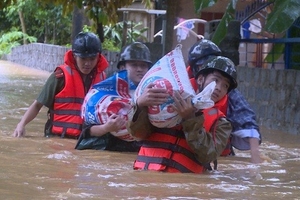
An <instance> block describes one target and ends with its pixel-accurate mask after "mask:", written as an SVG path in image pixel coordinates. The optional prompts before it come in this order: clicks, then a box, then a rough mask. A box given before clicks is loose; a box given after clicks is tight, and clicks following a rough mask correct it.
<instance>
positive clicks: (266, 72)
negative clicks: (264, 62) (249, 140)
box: [238, 67, 300, 134]
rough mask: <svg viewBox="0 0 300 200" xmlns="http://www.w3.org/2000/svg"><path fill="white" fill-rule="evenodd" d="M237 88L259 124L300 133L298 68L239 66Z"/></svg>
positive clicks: (299, 81)
mask: <svg viewBox="0 0 300 200" xmlns="http://www.w3.org/2000/svg"><path fill="white" fill-rule="evenodd" d="M238 83H239V86H238V88H239V90H240V91H241V92H242V93H243V94H244V96H245V97H246V99H247V100H248V101H249V103H250V105H251V106H252V107H253V109H254V110H255V112H256V114H257V121H258V122H259V125H260V126H264V127H266V128H270V129H274V130H281V131H284V132H288V133H292V134H300V71H299V70H275V69H262V68H249V67H238Z"/></svg>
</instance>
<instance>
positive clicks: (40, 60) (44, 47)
mask: <svg viewBox="0 0 300 200" xmlns="http://www.w3.org/2000/svg"><path fill="white" fill-rule="evenodd" d="M68 50H69V48H67V47H62V46H57V45H51V44H43V43H31V44H28V45H22V46H18V47H15V48H13V49H12V51H11V53H10V54H8V55H7V56H6V59H7V60H9V61H11V62H15V63H18V64H22V65H25V66H28V67H32V68H35V69H41V70H45V71H48V72H52V71H53V70H54V69H55V68H56V67H57V66H59V65H61V64H63V62H64V54H65V52H67V51H68ZM102 54H103V55H104V56H105V57H106V59H107V61H108V63H109V64H110V67H108V69H107V70H106V73H107V75H111V74H113V72H115V71H116V70H117V68H116V63H117V61H118V59H119V57H118V56H119V53H117V52H108V51H105V50H104V51H103V52H102Z"/></svg>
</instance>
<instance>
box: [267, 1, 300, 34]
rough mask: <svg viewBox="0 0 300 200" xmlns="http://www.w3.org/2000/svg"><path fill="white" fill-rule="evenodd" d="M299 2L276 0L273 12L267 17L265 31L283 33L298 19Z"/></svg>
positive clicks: (299, 13)
mask: <svg viewBox="0 0 300 200" xmlns="http://www.w3.org/2000/svg"><path fill="white" fill-rule="evenodd" d="M299 8H300V1H299V0H276V1H275V2H274V8H273V11H272V12H271V13H270V14H269V15H268V17H267V23H266V28H265V29H266V30H267V31H268V32H271V33H283V32H285V31H286V30H287V29H289V28H290V27H291V25H292V24H293V23H294V21H295V20H296V19H297V18H298V17H300V9H299Z"/></svg>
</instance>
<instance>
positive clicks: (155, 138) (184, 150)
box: [134, 128, 205, 173]
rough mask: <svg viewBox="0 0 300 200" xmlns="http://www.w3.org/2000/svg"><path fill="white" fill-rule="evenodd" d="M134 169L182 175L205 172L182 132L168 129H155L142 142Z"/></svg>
mask: <svg viewBox="0 0 300 200" xmlns="http://www.w3.org/2000/svg"><path fill="white" fill-rule="evenodd" d="M134 168H135V169H148V170H155V171H165V172H183V173H188V172H189V173H202V172H203V171H205V167H204V166H203V165H201V164H200V163H199V162H198V161H197V159H196V157H195V154H194V153H193V152H192V150H191V149H190V147H189V146H188V144H187V142H186V139H185V138H184V133H183V131H182V130H175V129H169V128H167V129H159V128H156V130H155V132H154V133H152V134H151V136H150V137H149V138H148V139H147V140H145V141H143V145H142V147H141V148H140V151H139V154H138V156H137V159H136V161H135V163H134Z"/></svg>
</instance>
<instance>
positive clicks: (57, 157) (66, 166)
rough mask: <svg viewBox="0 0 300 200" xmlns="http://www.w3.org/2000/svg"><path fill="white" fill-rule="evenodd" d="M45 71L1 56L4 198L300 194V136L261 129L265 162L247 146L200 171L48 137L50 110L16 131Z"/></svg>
mask: <svg viewBox="0 0 300 200" xmlns="http://www.w3.org/2000/svg"><path fill="white" fill-rule="evenodd" d="M49 75H50V74H49V73H48V72H44V71H39V70H34V69H30V68H27V67H24V66H20V65H16V64H13V63H9V62H6V61H0V83H1V84H0V92H1V95H0V127H1V130H0V168H1V170H0V199H1V200H2V199H3V200H15V199H26V200H27V199H30V200H41V199H55V200H61V199H68V200H74V199H75V200H77V199H130V200H142V199H143V200H158V199H164V200H178V199H180V200H181V199H182V200H183V199H184V200H194V199H263V200H264V199H266V200H267V199H268V200H269V199H283V198H284V199H300V168H299V163H300V145H299V143H300V136H299V135H291V134H287V133H282V132H276V131H272V130H268V129H264V128H262V130H261V131H262V137H263V143H262V144H261V146H260V151H261V154H262V157H263V159H264V162H263V163H262V164H259V165H253V164H251V163H249V160H250V152H248V151H245V152H241V151H236V156H234V157H225V158H220V159H219V160H218V170H217V171H213V172H207V173H206V174H202V175H195V174H166V173H157V172H144V171H133V169H132V165H133V161H134V159H135V156H136V155H135V154H134V153H116V152H107V151H96V150H83V151H79V150H75V149H74V146H75V144H76V141H75V140H72V139H60V138H45V137H44V133H43V129H44V123H45V121H46V112H47V109H46V108H43V109H42V110H41V112H40V113H39V114H38V116H37V117H36V118H35V119H34V120H33V121H32V122H31V123H29V124H28V125H27V127H26V137H24V138H14V137H12V133H13V131H14V129H15V127H16V125H17V123H18V122H19V120H20V119H21V117H22V116H23V114H24V112H25V111H26V109H27V107H28V106H29V105H30V104H31V103H32V102H33V101H34V99H35V98H36V97H37V95H38V93H39V92H40V90H41V87H42V86H43V84H44V83H45V81H46V79H47V77H48V76H49Z"/></svg>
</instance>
